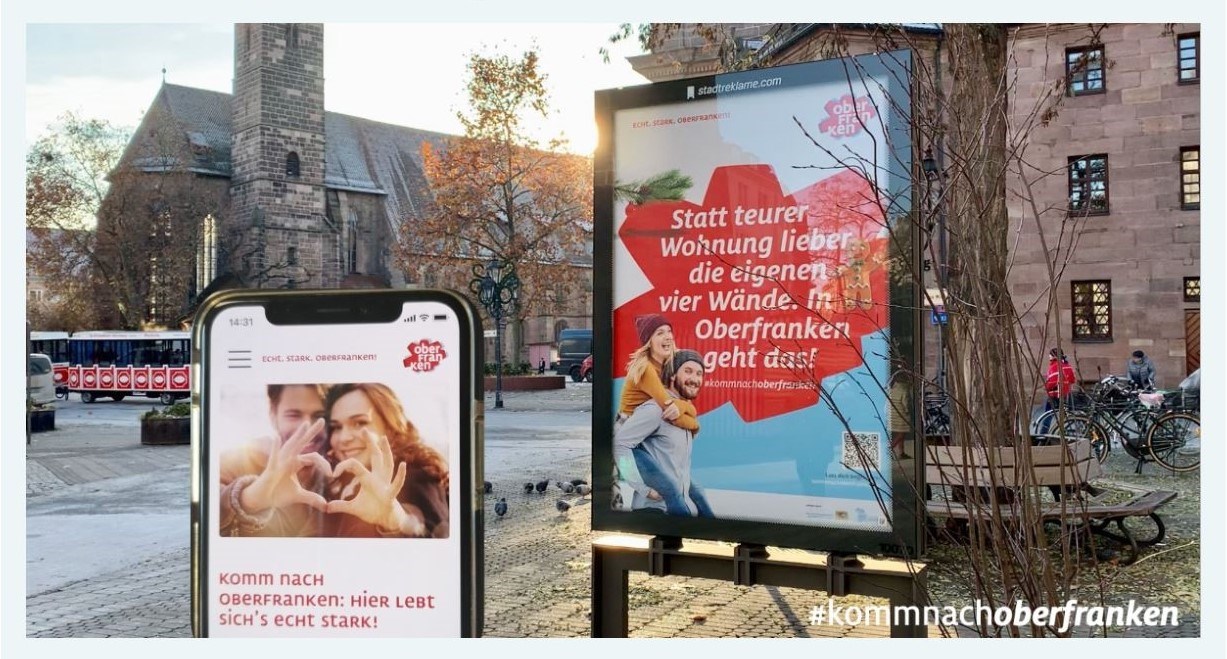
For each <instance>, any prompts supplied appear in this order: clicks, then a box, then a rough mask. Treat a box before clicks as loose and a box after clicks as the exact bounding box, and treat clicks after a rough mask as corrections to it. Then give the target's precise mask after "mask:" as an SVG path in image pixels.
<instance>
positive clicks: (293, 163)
mask: <svg viewBox="0 0 1227 659" xmlns="http://www.w3.org/2000/svg"><path fill="white" fill-rule="evenodd" d="M301 171H302V170H301V168H300V167H299V164H298V154H297V153H295V152H293V151H291V152H290V153H289V155H287V156H286V157H285V175H286V176H288V177H290V178H298V175H299V173H300V172H301Z"/></svg>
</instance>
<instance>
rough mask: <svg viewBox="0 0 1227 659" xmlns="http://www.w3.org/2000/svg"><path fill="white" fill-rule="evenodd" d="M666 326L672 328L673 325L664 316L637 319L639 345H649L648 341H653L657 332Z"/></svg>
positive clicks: (636, 329)
mask: <svg viewBox="0 0 1227 659" xmlns="http://www.w3.org/2000/svg"><path fill="white" fill-rule="evenodd" d="M664 325H669V326H670V327H672V324H670V323H669V321H668V320H667V319H666V318H665V317H664V316H662V315H660V314H658V313H653V314H648V315H646V316H639V317H638V318H636V319H635V331H637V332H639V345H641V346H642V345H647V344H648V341H650V340H651V339H652V335H653V334H655V333H656V330H658V329H660V328H661V327H662V326H664Z"/></svg>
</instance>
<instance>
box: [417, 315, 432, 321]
mask: <svg viewBox="0 0 1227 659" xmlns="http://www.w3.org/2000/svg"><path fill="white" fill-rule="evenodd" d="M418 319H419V320H421V321H422V322H423V323H424V322H426V321H428V320H430V314H428V313H424V314H422V315H420V316H418Z"/></svg>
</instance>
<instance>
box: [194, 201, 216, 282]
mask: <svg viewBox="0 0 1227 659" xmlns="http://www.w3.org/2000/svg"><path fill="white" fill-rule="evenodd" d="M216 276H217V222H216V220H214V219H213V216H212V215H206V216H205V219H204V222H202V223H201V225H200V247H199V249H198V250H197V251H196V293H197V294H199V293H200V292H201V291H203V290H204V289H205V288H206V287H207V286H208V285H209V284H210V283H212V281H213V278H214V277H216Z"/></svg>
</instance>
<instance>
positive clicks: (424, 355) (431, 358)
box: [403, 339, 447, 371]
mask: <svg viewBox="0 0 1227 659" xmlns="http://www.w3.org/2000/svg"><path fill="white" fill-rule="evenodd" d="M405 349H406V350H408V351H409V356H408V357H405V359H404V362H403V363H404V364H405V368H408V369H413V370H415V371H433V370H435V367H436V366H438V365H439V364H442V363H443V359H444V358H446V357H447V351H445V350H444V349H443V344H442V343H439V342H438V341H430V340H428V339H423V340H421V341H415V342H413V343H410V344H409V345H407V346H405Z"/></svg>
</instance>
